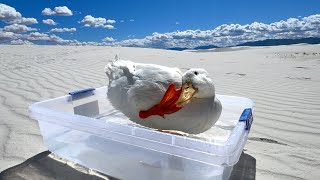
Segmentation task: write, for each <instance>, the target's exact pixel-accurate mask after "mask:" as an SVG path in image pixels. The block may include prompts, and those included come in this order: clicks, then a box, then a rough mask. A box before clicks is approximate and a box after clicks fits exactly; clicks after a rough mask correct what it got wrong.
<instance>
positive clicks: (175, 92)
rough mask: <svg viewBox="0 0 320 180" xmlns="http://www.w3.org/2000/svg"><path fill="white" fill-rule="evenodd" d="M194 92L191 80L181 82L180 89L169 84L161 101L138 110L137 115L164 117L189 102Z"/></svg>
mask: <svg viewBox="0 0 320 180" xmlns="http://www.w3.org/2000/svg"><path fill="white" fill-rule="evenodd" d="M196 92H197V89H195V88H194V87H193V86H192V84H191V82H187V83H185V84H183V85H182V86H181V88H180V89H176V88H175V86H174V84H170V86H169V87H168V89H167V91H166V93H165V94H164V96H163V97H162V100H161V102H160V103H159V104H156V105H154V106H153V107H151V108H150V109H148V110H146V111H140V112H139V117H140V118H141V119H145V118H148V117H149V116H152V115H158V116H161V117H163V118H164V115H165V114H172V113H175V112H177V111H179V110H180V109H182V107H183V105H185V104H187V103H189V102H190V100H191V98H192V97H193V96H194V94H195V93H196Z"/></svg>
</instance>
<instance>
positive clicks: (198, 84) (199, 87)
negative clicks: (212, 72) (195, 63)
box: [182, 68, 215, 98]
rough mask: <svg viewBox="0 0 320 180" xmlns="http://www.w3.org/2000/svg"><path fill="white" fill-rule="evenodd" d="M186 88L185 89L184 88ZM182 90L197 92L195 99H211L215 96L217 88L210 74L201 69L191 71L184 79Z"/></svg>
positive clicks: (194, 95)
mask: <svg viewBox="0 0 320 180" xmlns="http://www.w3.org/2000/svg"><path fill="white" fill-rule="evenodd" d="M183 86H185V88H184V87H183ZM182 88H183V91H184V90H185V89H188V88H191V90H192V89H194V90H195V92H194V93H192V94H193V95H192V97H194V98H210V97H214V96H215V88H214V84H213V82H212V80H211V79H210V78H209V75H208V72H207V71H206V70H204V69H201V68H194V69H189V70H188V71H186V72H185V73H184V75H183V77H182Z"/></svg>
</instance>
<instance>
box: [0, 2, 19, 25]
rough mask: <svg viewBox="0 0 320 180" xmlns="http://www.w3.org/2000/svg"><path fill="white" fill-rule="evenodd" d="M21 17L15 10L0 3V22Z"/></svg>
mask: <svg viewBox="0 0 320 180" xmlns="http://www.w3.org/2000/svg"><path fill="white" fill-rule="evenodd" d="M21 17H22V16H21V14H20V13H19V12H17V11H16V9H15V8H13V7H10V6H8V5H5V4H2V3H0V20H5V21H9V20H14V19H18V18H21Z"/></svg>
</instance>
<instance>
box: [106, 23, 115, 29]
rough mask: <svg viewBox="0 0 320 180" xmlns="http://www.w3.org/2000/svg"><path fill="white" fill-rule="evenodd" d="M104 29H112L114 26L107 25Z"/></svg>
mask: <svg viewBox="0 0 320 180" xmlns="http://www.w3.org/2000/svg"><path fill="white" fill-rule="evenodd" d="M104 28H107V29H114V26H112V25H110V24H107V25H105V26H104Z"/></svg>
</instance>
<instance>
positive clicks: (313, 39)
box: [237, 37, 320, 46]
mask: <svg viewBox="0 0 320 180" xmlns="http://www.w3.org/2000/svg"><path fill="white" fill-rule="evenodd" d="M300 43H306V44H320V38H316V37H310V38H301V39H266V40H263V41H253V42H246V43H242V44H238V45H237V46H278V45H290V44H300Z"/></svg>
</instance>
